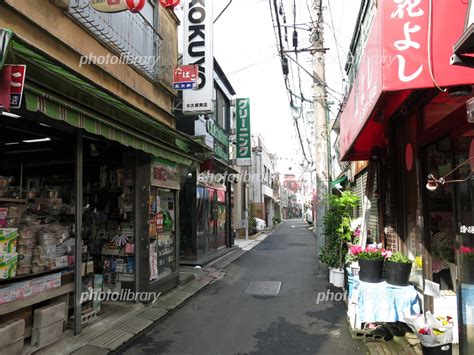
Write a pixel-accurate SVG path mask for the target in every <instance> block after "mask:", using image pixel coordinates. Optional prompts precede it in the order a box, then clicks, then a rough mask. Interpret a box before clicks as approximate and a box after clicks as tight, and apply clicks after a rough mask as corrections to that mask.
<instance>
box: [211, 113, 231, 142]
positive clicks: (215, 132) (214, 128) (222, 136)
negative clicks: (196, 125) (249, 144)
mask: <svg viewBox="0 0 474 355" xmlns="http://www.w3.org/2000/svg"><path fill="white" fill-rule="evenodd" d="M206 130H207V133H209V134H210V135H211V136H212V137H214V138H215V139H217V140H218V141H219V142H221V143H222V144H224V145H225V146H228V145H229V136H228V135H227V133H226V131H224V130H223V129H222V128H221V127H219V126H218V125H216V123H215V122H214V121H213V120H210V119H209V120H207V123H206Z"/></svg>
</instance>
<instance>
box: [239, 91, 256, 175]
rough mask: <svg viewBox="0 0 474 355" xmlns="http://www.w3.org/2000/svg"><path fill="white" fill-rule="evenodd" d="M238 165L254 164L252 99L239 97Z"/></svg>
mask: <svg viewBox="0 0 474 355" xmlns="http://www.w3.org/2000/svg"><path fill="white" fill-rule="evenodd" d="M236 106H237V108H236V110H237V113H236V115H237V165H239V166H250V165H252V155H251V154H252V141H251V140H250V137H251V135H250V100H249V99H248V98H247V99H237V104H236Z"/></svg>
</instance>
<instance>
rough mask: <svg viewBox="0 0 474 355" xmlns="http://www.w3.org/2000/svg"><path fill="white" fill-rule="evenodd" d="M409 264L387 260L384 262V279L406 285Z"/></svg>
mask: <svg viewBox="0 0 474 355" xmlns="http://www.w3.org/2000/svg"><path fill="white" fill-rule="evenodd" d="M410 272H411V264H407V263H396V262H393V261H387V262H386V263H385V280H386V281H387V283H389V284H391V285H395V286H408V279H409V278H410Z"/></svg>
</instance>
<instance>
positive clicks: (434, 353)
mask: <svg viewBox="0 0 474 355" xmlns="http://www.w3.org/2000/svg"><path fill="white" fill-rule="evenodd" d="M421 350H422V351H423V355H451V354H452V353H453V345H452V344H442V345H438V346H425V345H423V344H421Z"/></svg>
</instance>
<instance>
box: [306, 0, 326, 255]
mask: <svg viewBox="0 0 474 355" xmlns="http://www.w3.org/2000/svg"><path fill="white" fill-rule="evenodd" d="M322 11H323V10H322V0H313V5H312V18H313V19H314V20H315V21H316V23H315V24H314V28H313V30H312V33H311V37H310V38H311V44H312V47H313V48H314V54H313V75H314V78H313V80H314V81H313V87H314V115H315V117H314V128H315V134H316V137H315V148H316V151H315V154H316V155H315V159H314V160H315V163H316V221H315V226H316V228H315V232H316V240H317V241H316V245H317V252H318V253H319V250H320V249H321V247H322V246H324V245H325V244H326V240H325V236H324V228H323V221H324V216H325V214H326V209H327V205H326V204H327V202H326V195H327V194H328V193H329V192H330V181H329V180H330V179H329V161H328V146H329V145H328V139H330V136H329V130H328V123H327V116H326V115H327V112H326V107H327V104H326V80H325V76H324V55H325V53H324V52H325V51H324V50H321V49H324V37H323V29H324V27H323V26H324V25H323V13H322Z"/></svg>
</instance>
